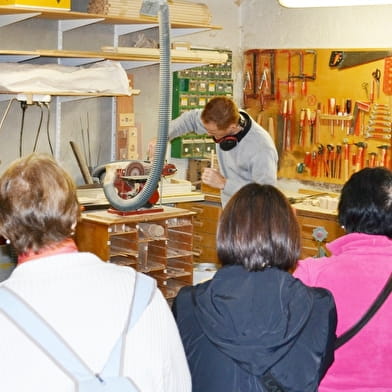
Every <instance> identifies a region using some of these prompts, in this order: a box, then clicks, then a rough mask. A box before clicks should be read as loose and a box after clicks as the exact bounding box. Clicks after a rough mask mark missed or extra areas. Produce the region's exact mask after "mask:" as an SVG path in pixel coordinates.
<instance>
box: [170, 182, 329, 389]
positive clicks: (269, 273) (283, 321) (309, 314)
mask: <svg viewBox="0 0 392 392" xmlns="http://www.w3.org/2000/svg"><path fill="white" fill-rule="evenodd" d="M217 251H218V257H219V260H220V262H221V263H222V268H221V269H220V270H218V272H217V273H216V274H215V276H214V277H213V278H212V280H210V281H207V282H204V283H201V284H199V285H197V286H195V287H185V288H183V289H181V291H180V292H179V294H178V296H177V298H176V299H175V301H174V303H173V313H174V315H175V318H176V321H177V325H178V327H179V330H180V334H181V337H182V341H183V343H184V347H185V352H186V355H187V358H188V363H189V366H190V370H191V374H192V385H193V389H192V391H193V392H217V391H222V392H223V391H224V392H231V391H232V392H239V391H246V392H256V391H267V390H268V391H269V390H276V391H278V390H279V389H276V388H277V386H276V385H277V384H280V385H281V386H282V387H283V389H284V390H290V391H301V392H314V391H317V386H318V384H319V382H320V380H321V379H322V377H323V376H324V374H325V372H326V370H327V369H328V367H329V366H330V365H331V363H332V361H333V344H334V340H335V327H336V314H335V304H334V301H333V298H332V296H331V294H330V293H329V292H328V291H327V290H324V289H316V288H309V287H306V286H305V285H303V284H302V283H301V282H300V281H299V280H297V279H295V278H293V277H292V276H291V274H290V273H289V271H290V270H292V269H293V268H294V266H295V264H296V261H297V259H298V257H299V254H300V230H299V226H298V222H297V220H296V217H295V214H294V212H293V210H292V208H291V206H290V204H289V203H288V201H287V199H286V198H285V196H284V195H283V194H282V193H281V192H280V191H279V190H278V189H276V188H275V187H273V186H271V185H260V184H256V183H251V184H248V185H246V186H244V187H243V188H241V189H240V190H239V191H238V192H237V193H236V194H235V195H234V196H233V197H232V198H231V199H230V200H229V202H228V204H227V205H226V207H225V208H224V210H223V212H222V215H221V218H220V222H219V227H218V233H217ZM267 385H269V386H270V387H271V388H275V389H266V386H267Z"/></svg>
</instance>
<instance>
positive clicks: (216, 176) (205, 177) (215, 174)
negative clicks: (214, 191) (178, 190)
mask: <svg viewBox="0 0 392 392" xmlns="http://www.w3.org/2000/svg"><path fill="white" fill-rule="evenodd" d="M201 180H202V181H203V182H204V184H206V185H209V186H211V187H213V188H218V189H223V188H224V187H225V184H226V178H225V177H223V176H222V174H220V173H219V171H218V170H216V169H211V168H206V169H204V171H203V174H202V176H201Z"/></svg>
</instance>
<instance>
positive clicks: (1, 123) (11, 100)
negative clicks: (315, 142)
mask: <svg viewBox="0 0 392 392" xmlns="http://www.w3.org/2000/svg"><path fill="white" fill-rule="evenodd" d="M14 101H16V98H11V99H10V100H9V102H8V105H7V108H6V109H5V112H4V114H3V118H2V119H1V122H0V129H1V128H2V127H3V123H4V120H5V118H6V117H7V114H8V112H9V110H10V108H11V105H12V102H14Z"/></svg>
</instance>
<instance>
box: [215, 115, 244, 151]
mask: <svg viewBox="0 0 392 392" xmlns="http://www.w3.org/2000/svg"><path fill="white" fill-rule="evenodd" d="M238 124H239V125H240V127H242V128H243V129H242V130H241V131H240V132H238V133H236V134H235V135H227V136H223V137H221V138H220V139H216V138H213V139H214V142H215V143H217V144H219V147H220V148H221V149H222V150H223V151H230V150H232V149H233V148H234V147H235V146H236V145H237V144H238V143H239V142H240V141H241V139H242V138H243V137H244V136H245V135H246V134H247V133H248V131H249V129H250V123H248V124H247V121H246V120H245V119H244V118H242V117H240V120H239V122H238Z"/></svg>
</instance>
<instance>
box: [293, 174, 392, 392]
mask: <svg viewBox="0 0 392 392" xmlns="http://www.w3.org/2000/svg"><path fill="white" fill-rule="evenodd" d="M338 217H339V223H340V224H341V225H342V227H343V228H344V230H345V231H346V233H347V234H345V235H344V236H342V237H340V238H338V239H336V240H334V241H333V242H331V243H329V244H327V248H328V250H329V251H330V253H331V256H330V257H322V258H319V259H306V260H303V261H300V262H299V264H298V268H297V269H296V271H295V273H294V275H295V276H296V277H298V278H299V279H301V280H302V281H303V282H304V283H305V284H309V285H311V286H318V287H325V288H327V289H329V290H330V291H331V292H332V294H333V296H334V298H335V301H336V307H337V312H338V326H337V334H338V335H341V334H342V333H344V332H345V331H346V330H348V329H350V328H351V327H352V326H353V325H354V324H356V323H357V321H359V319H360V318H361V317H362V316H363V315H364V314H365V312H366V311H367V309H368V308H369V307H370V305H371V304H372V303H373V302H374V300H375V299H376V297H377V295H378V294H379V292H380V291H381V290H382V288H383V287H384V285H385V283H386V282H387V280H388V278H389V277H390V275H391V273H392V241H391V239H392V172H391V171H390V170H388V169H386V168H383V167H377V168H365V169H363V170H361V171H359V172H357V173H355V174H353V175H352V176H351V178H350V179H349V180H348V181H347V182H346V184H345V185H344V186H343V189H342V192H341V196H340V201H339V205H338ZM391 326H392V298H389V299H387V300H386V302H385V303H384V304H383V305H382V307H381V308H380V309H379V310H378V312H377V313H376V314H375V315H374V316H373V318H372V319H371V320H370V321H369V322H368V323H367V324H366V325H365V326H364V327H363V328H362V329H361V330H360V332H358V334H357V335H355V337H354V338H353V339H351V340H350V341H349V342H347V343H346V344H345V345H343V346H342V347H340V348H339V349H338V350H336V352H335V358H336V360H335V362H334V364H333V365H332V367H331V368H330V369H329V371H328V373H327V375H326V376H325V378H324V379H323V381H322V383H321V385H320V392H331V391H339V392H340V391H341V392H360V391H366V392H367V391H380V392H390V391H392V377H391V371H392V333H391Z"/></svg>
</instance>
